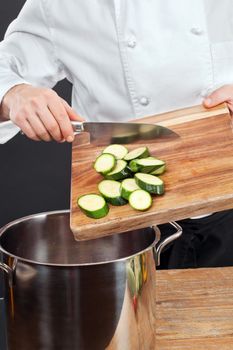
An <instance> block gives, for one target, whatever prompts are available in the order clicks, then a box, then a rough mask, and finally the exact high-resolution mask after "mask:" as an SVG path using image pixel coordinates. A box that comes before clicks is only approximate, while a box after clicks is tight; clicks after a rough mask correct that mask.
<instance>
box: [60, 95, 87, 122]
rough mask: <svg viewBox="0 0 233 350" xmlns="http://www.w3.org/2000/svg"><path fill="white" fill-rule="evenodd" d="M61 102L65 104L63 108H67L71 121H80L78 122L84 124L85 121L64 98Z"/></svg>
mask: <svg viewBox="0 0 233 350" xmlns="http://www.w3.org/2000/svg"><path fill="white" fill-rule="evenodd" d="M61 102H62V104H63V106H64V107H65V109H66V112H67V114H68V116H69V118H70V120H74V121H78V122H84V121H85V119H84V118H82V117H80V115H78V114H77V113H76V112H75V111H74V110H73V108H72V107H70V105H69V104H68V103H67V102H66V101H65V100H63V98H61Z"/></svg>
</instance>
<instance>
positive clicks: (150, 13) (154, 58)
mask: <svg viewBox="0 0 233 350" xmlns="http://www.w3.org/2000/svg"><path fill="white" fill-rule="evenodd" d="M232 5H233V4H232V0H221V1H217V0H188V1H187V0H85V1H84V0H67V1H65V0H28V1H27V2H26V4H25V6H24V7H23V9H22V11H21V13H20V14H19V16H18V18H17V19H16V20H15V21H14V22H13V23H12V24H11V25H10V26H9V28H8V30H7V33H6V36H5V40H4V41H2V42H1V43H0V101H1V99H2V97H3V96H4V94H5V93H6V92H7V91H8V90H9V89H10V88H11V87H12V86H14V85H16V84H19V83H24V82H25V83H30V84H33V85H36V86H43V87H53V86H54V85H55V84H56V82H57V81H59V80H61V79H62V78H64V77H67V79H68V80H69V81H70V82H71V83H72V84H73V92H72V105H73V107H74V109H75V110H76V111H77V112H78V113H79V114H80V115H81V116H83V117H85V118H86V119H87V120H92V121H94V120H95V121H107V120H111V121H116V120H118V121H124V120H128V119H132V118H139V117H143V116H146V115H152V114H156V113H161V112H165V111H168V110H173V109H178V108H183V107H188V106H191V105H196V104H199V103H201V102H202V99H203V96H205V95H206V93H207V92H209V91H211V90H213V89H215V88H217V87H219V86H221V85H223V84H226V83H232V82H233V6H232Z"/></svg>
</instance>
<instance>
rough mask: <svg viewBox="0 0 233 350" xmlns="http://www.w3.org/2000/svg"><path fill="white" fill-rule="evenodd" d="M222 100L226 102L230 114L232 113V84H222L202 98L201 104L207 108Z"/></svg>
mask: <svg viewBox="0 0 233 350" xmlns="http://www.w3.org/2000/svg"><path fill="white" fill-rule="evenodd" d="M223 102H226V103H227V106H228V108H229V110H230V112H231V114H233V85H224V86H222V87H220V88H219V89H217V90H215V91H213V92H212V93H211V94H210V95H209V96H207V97H206V98H205V99H204V101H203V105H204V106H205V107H207V108H210V107H214V106H217V105H219V104H220V103H223Z"/></svg>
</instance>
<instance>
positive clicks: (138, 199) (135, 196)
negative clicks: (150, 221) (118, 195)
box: [129, 190, 152, 211]
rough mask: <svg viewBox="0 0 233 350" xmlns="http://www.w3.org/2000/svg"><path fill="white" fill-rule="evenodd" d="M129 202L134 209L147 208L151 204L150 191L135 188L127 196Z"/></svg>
mask: <svg viewBox="0 0 233 350" xmlns="http://www.w3.org/2000/svg"><path fill="white" fill-rule="evenodd" d="M129 204H130V206H131V207H132V208H133V209H136V210H142V211H144V210H147V209H149V208H150V207H151V205H152V198H151V195H150V193H148V192H147V191H144V190H136V191H134V192H132V193H131V195H130V196H129Z"/></svg>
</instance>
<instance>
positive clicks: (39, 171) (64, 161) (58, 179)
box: [0, 0, 71, 227]
mask: <svg viewBox="0 0 233 350" xmlns="http://www.w3.org/2000/svg"><path fill="white" fill-rule="evenodd" d="M24 2H25V0H7V1H1V4H0V40H2V38H3V36H4V33H5V31H6V29H7V26H8V25H9V23H10V22H11V21H12V20H13V19H14V18H15V17H16V16H17V15H18V13H19V11H20V9H21V7H22V6H23V4H24ZM55 89H56V91H57V92H58V93H59V94H60V95H61V96H62V97H63V98H65V99H66V100H67V101H68V102H69V101H70V92H71V86H70V84H69V83H68V82H66V81H63V82H62V83H59V84H58V86H57V87H56V88H55ZM70 156H71V146H70V145H68V144H66V143H65V144H57V143H55V142H50V143H45V142H34V141H31V140H29V139H27V138H26V137H24V136H21V135H18V136H16V137H15V138H14V139H13V140H12V141H10V142H9V143H8V144H5V145H0V227H1V226H3V225H4V224H6V223H8V222H9V221H11V220H13V219H16V218H19V217H22V216H25V215H29V214H32V213H37V212H42V211H48V210H55V209H63V208H68V207H69V192H70Z"/></svg>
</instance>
